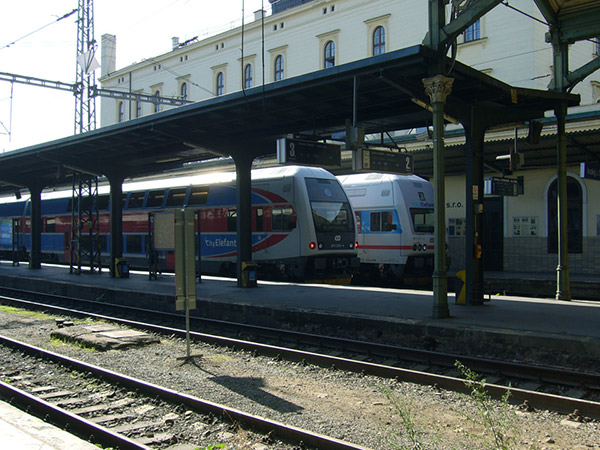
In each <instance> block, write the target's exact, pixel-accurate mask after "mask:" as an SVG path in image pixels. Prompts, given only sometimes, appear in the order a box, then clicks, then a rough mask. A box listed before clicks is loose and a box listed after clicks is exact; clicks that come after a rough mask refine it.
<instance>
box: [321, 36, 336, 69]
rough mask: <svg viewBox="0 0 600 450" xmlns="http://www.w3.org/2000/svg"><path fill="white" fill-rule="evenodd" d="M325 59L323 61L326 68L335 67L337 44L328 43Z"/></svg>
mask: <svg viewBox="0 0 600 450" xmlns="http://www.w3.org/2000/svg"><path fill="white" fill-rule="evenodd" d="M324 56H325V58H324V60H323V62H324V66H325V68H326V69H327V68H328V67H333V66H335V43H334V42H333V41H327V43H326V44H325V54H324Z"/></svg>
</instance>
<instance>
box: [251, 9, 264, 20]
mask: <svg viewBox="0 0 600 450" xmlns="http://www.w3.org/2000/svg"><path fill="white" fill-rule="evenodd" d="M265 12H266V11H265V10H264V9H259V10H257V11H254V20H261V19H262V18H263V16H264V14H265Z"/></svg>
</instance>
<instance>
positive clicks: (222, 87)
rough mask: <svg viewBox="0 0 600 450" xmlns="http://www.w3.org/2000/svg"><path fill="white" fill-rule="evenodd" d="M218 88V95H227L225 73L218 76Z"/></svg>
mask: <svg viewBox="0 0 600 450" xmlns="http://www.w3.org/2000/svg"><path fill="white" fill-rule="evenodd" d="M216 86H217V88H216V89H215V92H216V94H217V96H218V95H223V94H224V93H225V75H223V72H219V73H218V74H217V85H216Z"/></svg>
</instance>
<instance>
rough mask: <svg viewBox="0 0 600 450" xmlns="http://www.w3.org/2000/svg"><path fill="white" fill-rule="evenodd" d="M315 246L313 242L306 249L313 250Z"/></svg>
mask: <svg viewBox="0 0 600 450" xmlns="http://www.w3.org/2000/svg"><path fill="white" fill-rule="evenodd" d="M316 246H317V244H315V243H314V242H311V243H310V244H308V247H309V248H310V249H311V250H314V249H315V247H316Z"/></svg>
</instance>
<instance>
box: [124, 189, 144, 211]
mask: <svg viewBox="0 0 600 450" xmlns="http://www.w3.org/2000/svg"><path fill="white" fill-rule="evenodd" d="M145 197H146V193H145V192H132V193H131V194H129V202H128V203H127V209H137V208H141V207H142V206H144V198H145Z"/></svg>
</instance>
